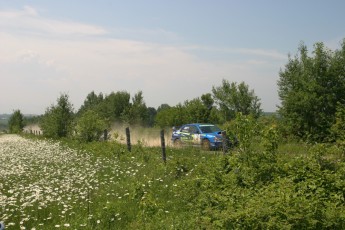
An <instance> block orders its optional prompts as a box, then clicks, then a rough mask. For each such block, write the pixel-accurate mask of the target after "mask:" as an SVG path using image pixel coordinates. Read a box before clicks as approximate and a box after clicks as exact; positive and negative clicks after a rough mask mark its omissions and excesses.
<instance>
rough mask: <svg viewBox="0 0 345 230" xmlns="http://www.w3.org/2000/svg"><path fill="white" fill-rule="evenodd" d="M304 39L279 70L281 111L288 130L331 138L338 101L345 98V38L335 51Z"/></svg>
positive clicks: (306, 136) (298, 134)
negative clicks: (309, 44) (307, 43)
mask: <svg viewBox="0 0 345 230" xmlns="http://www.w3.org/2000/svg"><path fill="white" fill-rule="evenodd" d="M312 55H313V56H309V55H308V49H307V47H306V46H305V45H304V44H303V43H302V44H300V46H299V49H298V54H297V55H296V56H295V57H294V58H292V57H291V56H289V60H288V63H287V64H286V65H285V69H284V70H281V71H280V73H279V81H278V87H279V90H278V93H279V97H280V100H281V106H280V107H279V114H280V115H281V117H282V120H283V123H284V125H285V127H286V129H287V130H288V132H290V133H292V134H294V135H297V136H300V137H303V138H308V139H312V140H318V141H323V140H327V139H329V138H330V134H331V130H330V128H331V127H332V125H333V124H334V122H335V113H336V108H337V103H338V102H343V101H344V100H345V40H344V41H343V43H342V49H341V50H336V51H335V52H333V51H331V50H329V49H327V48H326V47H325V46H324V44H323V43H316V44H315V45H314V50H313V52H312Z"/></svg>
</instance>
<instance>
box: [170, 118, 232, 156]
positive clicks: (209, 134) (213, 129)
mask: <svg viewBox="0 0 345 230" xmlns="http://www.w3.org/2000/svg"><path fill="white" fill-rule="evenodd" d="M171 141H172V143H173V144H174V145H175V146H181V145H183V144H190V145H201V147H202V149H204V150H210V149H218V148H222V146H223V137H222V130H221V129H220V128H219V127H217V126H216V125H213V124H204V123H194V124H186V125H183V126H181V127H180V128H179V129H177V130H175V129H174V130H173V133H172V137H171ZM229 144H231V143H229Z"/></svg>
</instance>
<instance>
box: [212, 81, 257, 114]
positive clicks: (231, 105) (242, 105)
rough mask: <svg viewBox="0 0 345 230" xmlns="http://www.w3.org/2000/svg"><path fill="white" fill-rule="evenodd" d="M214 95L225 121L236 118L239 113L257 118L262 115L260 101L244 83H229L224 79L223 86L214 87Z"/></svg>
mask: <svg viewBox="0 0 345 230" xmlns="http://www.w3.org/2000/svg"><path fill="white" fill-rule="evenodd" d="M212 93H213V98H214V100H215V103H216V104H217V105H218V107H219V109H220V111H221V113H222V114H223V116H224V118H225V120H229V119H233V118H235V116H236V114H237V113H242V114H243V115H252V116H254V117H255V118H258V117H259V116H260V114H261V113H262V110H261V108H260V107H261V103H260V99H259V98H258V97H257V96H256V95H255V93H254V90H249V86H248V85H246V84H245V83H244V82H241V83H240V84H237V83H236V82H232V83H229V82H228V81H227V80H225V79H223V81H222V85H221V86H218V87H214V86H213V87H212Z"/></svg>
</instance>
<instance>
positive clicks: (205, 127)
mask: <svg viewBox="0 0 345 230" xmlns="http://www.w3.org/2000/svg"><path fill="white" fill-rule="evenodd" d="M199 127H200V129H201V131H202V132H203V133H215V132H221V131H222V130H221V129H220V128H218V127H217V126H215V125H200V126H199Z"/></svg>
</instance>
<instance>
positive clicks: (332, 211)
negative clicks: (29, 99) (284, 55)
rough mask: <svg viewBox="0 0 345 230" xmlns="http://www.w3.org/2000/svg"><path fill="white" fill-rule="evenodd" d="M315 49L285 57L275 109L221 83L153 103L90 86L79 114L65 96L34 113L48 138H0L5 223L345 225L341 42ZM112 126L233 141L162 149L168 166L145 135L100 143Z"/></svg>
mask: <svg viewBox="0 0 345 230" xmlns="http://www.w3.org/2000/svg"><path fill="white" fill-rule="evenodd" d="M311 54H312V56H309V53H308V51H307V47H306V46H305V45H303V44H301V45H300V47H299V53H298V54H296V56H295V57H291V56H290V57H289V61H288V63H287V64H286V66H285V68H283V69H282V70H281V71H280V73H279V81H278V86H279V92H278V93H279V96H280V99H281V102H282V103H281V106H280V107H279V108H278V111H277V114H271V115H264V114H263V113H262V111H261V108H260V99H259V98H258V97H257V96H256V95H255V93H254V91H253V90H250V89H249V87H248V86H247V85H246V84H245V83H240V84H238V83H230V82H228V81H227V80H223V82H222V85H221V86H218V87H213V88H212V93H208V94H204V95H202V96H201V97H200V98H196V99H193V100H190V101H185V102H184V103H183V104H178V105H176V106H169V105H167V104H162V105H161V106H160V107H159V108H158V109H157V110H155V109H154V108H147V107H146V105H145V102H144V99H143V95H142V92H138V93H137V94H136V95H134V97H132V98H131V97H130V95H129V94H128V93H127V92H117V93H111V94H110V95H106V96H103V95H102V94H101V93H100V94H98V95H97V94H95V93H94V92H92V93H90V94H89V95H88V96H87V98H86V100H85V102H84V104H83V106H82V107H81V108H80V109H79V110H78V111H77V112H75V111H74V109H73V106H72V104H71V103H70V102H69V100H68V95H66V94H62V95H61V96H60V97H59V98H58V100H57V104H56V105H51V106H50V107H49V108H48V109H47V111H46V113H45V114H44V115H42V117H39V118H37V119H38V121H39V124H40V126H41V129H42V131H43V136H33V135H27V134H25V135H24V134H23V136H24V137H25V138H24V137H20V136H18V135H3V136H0V157H1V159H4V162H6V164H4V170H1V172H0V182H1V183H0V184H1V187H0V203H1V207H2V208H1V209H0V221H1V220H3V221H5V222H6V223H7V227H8V229H18V228H19V227H20V226H22V227H24V226H25V227H26V229H32V228H35V229H52V228H54V229H55V228H73V229H133V228H138V229H344V228H345V163H344V162H345V161H344V160H345V159H344V158H345V132H344V130H345V125H344V124H345V93H344V92H345V69H344V66H345V40H344V41H343V43H342V46H341V49H340V50H335V51H331V50H329V49H327V48H325V47H324V45H323V44H322V43H318V44H315V46H314V51H313V52H311ZM19 115H20V111H19V110H17V111H16V114H15V113H14V114H13V116H12V118H11V119H12V120H14V121H16V122H14V123H13V126H14V125H16V126H14V127H21V126H20V121H21V120H20V119H14V118H17V117H20V116H19ZM114 122H117V123H119V124H121V125H124V126H131V127H134V126H135V125H140V126H141V127H155V128H152V129H157V130H159V129H162V128H165V129H168V128H169V129H170V128H171V127H172V126H179V125H181V124H184V123H190V122H210V123H216V124H219V126H220V127H222V128H223V129H224V130H226V132H227V135H229V136H230V137H232V136H236V138H237V139H238V141H239V146H237V147H236V148H234V149H231V150H230V151H229V152H228V153H227V154H225V155H224V154H223V153H222V152H221V151H219V152H218V151H210V152H206V151H202V150H201V149H200V148H189V147H187V148H181V149H179V148H173V147H171V146H169V145H168V146H167V149H166V150H167V151H166V152H167V161H166V163H164V162H163V160H162V156H161V150H160V148H159V147H150V146H148V145H146V144H145V139H144V138H143V139H141V140H137V142H136V143H134V145H133V148H132V151H131V152H129V151H128V150H127V148H126V146H125V145H123V144H122V143H121V140H120V139H121V138H120V136H119V134H118V133H116V132H115V131H112V132H110V134H111V136H112V138H111V139H110V140H107V141H104V140H101V139H102V138H101V137H102V133H103V130H104V129H110V127H111V125H112V124H114ZM13 130H17V129H13ZM13 133H16V132H13ZM158 135H159V133H158V132H157V136H158ZM167 138H169V137H167ZM43 226H44V227H43Z"/></svg>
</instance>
